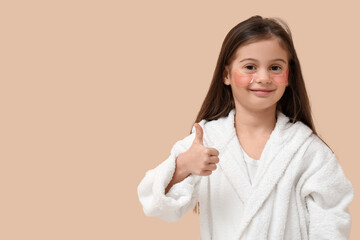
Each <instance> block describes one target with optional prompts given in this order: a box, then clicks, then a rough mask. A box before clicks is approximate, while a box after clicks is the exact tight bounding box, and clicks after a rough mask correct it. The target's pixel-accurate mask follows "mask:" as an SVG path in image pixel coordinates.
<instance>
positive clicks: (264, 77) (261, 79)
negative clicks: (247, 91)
mask: <svg viewBox="0 0 360 240" xmlns="http://www.w3.org/2000/svg"><path fill="white" fill-rule="evenodd" d="M256 75H257V77H255V79H254V81H256V82H257V83H264V84H266V83H270V82H271V79H270V74H269V72H268V71H259V72H258V73H257V74H256Z"/></svg>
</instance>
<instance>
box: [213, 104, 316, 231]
mask: <svg viewBox="0 0 360 240" xmlns="http://www.w3.org/2000/svg"><path fill="white" fill-rule="evenodd" d="M234 115H235V109H233V110H231V111H230V113H229V115H228V116H227V117H226V118H222V119H219V120H217V121H212V122H209V124H208V126H207V130H206V132H207V142H208V144H209V145H211V146H213V147H215V148H217V149H218V150H219V152H220V155H219V159H220V162H219V166H220V167H221V169H222V170H223V172H224V174H225V175H226V177H227V179H228V181H229V182H230V183H231V185H232V186H233V188H234V190H235V192H236V193H237V195H238V196H239V198H240V199H241V201H242V202H243V203H244V214H243V218H242V222H241V225H240V226H239V232H238V234H237V236H239V237H241V235H242V234H243V233H244V230H245V229H246V227H247V226H248V224H249V223H250V222H251V220H252V218H253V217H254V216H255V215H256V213H257V211H258V210H259V209H260V208H261V206H262V205H263V203H264V201H266V199H267V198H268V196H269V195H270V193H271V192H272V190H273V189H274V187H275V186H276V184H277V183H278V181H279V180H280V178H281V176H282V174H283V172H284V171H285V170H286V168H287V166H288V164H289V163H290V161H291V159H292V157H293V155H294V154H295V153H296V151H297V150H298V149H299V148H300V146H302V144H303V143H304V142H305V141H306V139H307V138H308V137H309V136H310V135H311V133H312V130H311V129H310V128H309V127H308V126H306V125H305V124H303V123H302V122H299V121H298V122H296V123H294V124H292V123H290V122H289V118H288V117H287V116H286V115H284V114H283V113H282V112H280V111H277V122H276V125H275V128H274V130H273V131H272V133H271V135H270V137H269V139H268V141H267V142H266V144H265V147H264V149H263V152H262V154H261V157H260V160H259V161H260V162H259V167H258V170H257V173H256V175H255V179H254V181H253V185H251V184H250V179H249V177H248V173H247V169H246V165H245V162H244V156H243V152H242V150H241V145H240V143H239V141H238V138H237V135H236V130H235V127H234ZM210 129H211V130H210Z"/></svg>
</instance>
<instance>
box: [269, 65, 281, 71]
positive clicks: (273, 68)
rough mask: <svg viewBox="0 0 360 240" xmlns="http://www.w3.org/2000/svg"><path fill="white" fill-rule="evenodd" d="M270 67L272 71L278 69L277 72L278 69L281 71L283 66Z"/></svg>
mask: <svg viewBox="0 0 360 240" xmlns="http://www.w3.org/2000/svg"><path fill="white" fill-rule="evenodd" d="M270 69H271V70H272V71H276V72H278V71H280V70H281V69H282V68H281V67H280V66H276V65H275V66H271V67H270Z"/></svg>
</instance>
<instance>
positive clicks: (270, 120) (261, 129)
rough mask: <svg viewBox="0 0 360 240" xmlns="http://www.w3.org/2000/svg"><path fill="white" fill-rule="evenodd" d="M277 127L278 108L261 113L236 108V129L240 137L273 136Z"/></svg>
mask: <svg viewBox="0 0 360 240" xmlns="http://www.w3.org/2000/svg"><path fill="white" fill-rule="evenodd" d="M275 125H276V107H273V108H268V109H265V110H260V111H251V110H248V109H245V108H243V107H238V108H236V112H235V119H234V127H235V129H236V132H237V133H238V135H239V134H241V135H247V136H256V135H263V134H271V132H272V130H273V129H274V128H275Z"/></svg>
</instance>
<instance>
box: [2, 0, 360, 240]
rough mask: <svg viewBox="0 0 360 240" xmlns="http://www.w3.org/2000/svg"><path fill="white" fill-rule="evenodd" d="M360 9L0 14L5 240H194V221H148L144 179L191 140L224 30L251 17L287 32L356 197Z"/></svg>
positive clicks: (41, 6)
mask: <svg viewBox="0 0 360 240" xmlns="http://www.w3.org/2000/svg"><path fill="white" fill-rule="evenodd" d="M358 9H359V8H358V6H357V5H356V1H348V0H343V1H297V2H295V1H190V0H184V1H157V0H154V1H109V0H102V1H100V0H98V1H79V0H72V1H68V0H66V1H37V0H35V1H2V2H1V3H0V27H1V28H0V29H1V35H0V36H1V37H0V43H1V44H0V61H1V62H0V81H1V85H0V111H1V115H0V123H1V124H0V140H1V142H0V239H4V240H11V239H37V240H43V239H44V240H45V239H46V240H48V239H87V240H91V239H173V240H176V239H179V240H180V239H198V237H199V234H200V228H199V227H200V225H199V217H198V216H197V215H194V214H193V213H192V212H189V213H187V214H186V215H185V216H184V217H183V218H182V219H181V220H180V221H179V222H176V223H167V222H164V221H162V220H160V219H155V218H151V217H146V216H145V215H144V213H143V211H142V207H141V205H140V203H139V200H138V196H137V186H138V184H139V183H140V181H141V179H142V178H143V177H144V176H145V172H146V171H147V170H149V169H152V168H154V167H156V166H157V165H158V164H160V163H161V162H162V161H164V160H165V159H166V158H167V157H168V155H169V154H170V149H171V147H172V146H173V144H174V143H175V142H176V141H178V140H180V139H182V138H184V137H185V136H187V135H188V134H189V132H190V130H191V127H192V124H193V123H194V120H195V117H196V115H197V113H198V111H199V109H200V106H201V104H202V102H203V100H204V97H205V95H206V93H207V90H208V87H209V85H210V81H211V78H212V74H213V71H214V67H215V64H216V60H217V57H218V54H219V51H220V47H221V44H222V41H223V39H224V37H225V35H226V34H227V33H228V31H229V30H230V29H231V28H232V27H233V26H235V25H236V24H238V23H239V22H241V21H243V20H245V19H247V18H249V17H251V16H253V15H262V16H264V17H280V18H282V19H283V20H285V21H286V22H287V23H288V24H289V26H290V28H291V30H292V33H293V39H294V44H295V48H296V50H297V53H298V57H299V59H300V62H301V67H302V70H303V75H304V78H305V83H306V87H307V91H308V94H309V97H310V101H311V106H312V111H313V118H314V121H315V127H316V129H317V131H318V132H319V135H320V136H321V137H322V138H323V139H324V140H325V141H326V142H327V143H328V145H329V146H330V147H331V148H332V149H333V150H334V152H335V154H336V155H337V157H338V160H339V162H340V164H341V166H342V167H343V170H344V172H345V175H346V176H347V177H348V178H349V179H350V180H351V182H352V183H353V186H354V188H355V198H354V200H353V202H352V204H351V205H350V212H351V214H352V217H353V227H352V231H351V239H352V240H355V239H359V238H360V229H359V228H357V227H356V226H357V225H358V223H359V221H360V214H359V213H360V211H359V208H360V204H359V196H358V191H359V188H360V177H359V176H360V175H359V173H358V171H359V166H360V164H359V155H358V150H359V134H360V127H359V122H360V114H359V100H360V97H359V89H360V77H359V55H360V48H359V42H360V34H359V28H358V25H359V22H360V15H359V14H358Z"/></svg>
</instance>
